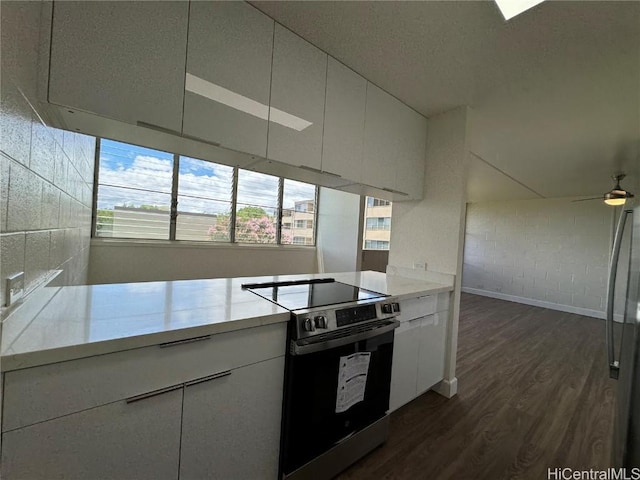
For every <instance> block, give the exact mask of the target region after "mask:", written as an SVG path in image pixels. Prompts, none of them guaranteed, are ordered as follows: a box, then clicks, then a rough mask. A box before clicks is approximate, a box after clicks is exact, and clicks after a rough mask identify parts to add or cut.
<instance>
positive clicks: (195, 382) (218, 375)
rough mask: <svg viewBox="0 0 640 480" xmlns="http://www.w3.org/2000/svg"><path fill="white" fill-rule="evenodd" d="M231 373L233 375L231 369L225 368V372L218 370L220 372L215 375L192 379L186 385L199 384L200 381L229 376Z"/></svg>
mask: <svg viewBox="0 0 640 480" xmlns="http://www.w3.org/2000/svg"><path fill="white" fill-rule="evenodd" d="M229 375H231V370H225V371H224V372H218V373H214V374H213V375H209V376H207V377H202V378H197V379H195V380H191V381H190V382H186V383H185V384H184V386H185V387H190V386H192V385H198V384H199V383H204V382H208V381H209V380H215V379H216V378H222V377H228V376H229Z"/></svg>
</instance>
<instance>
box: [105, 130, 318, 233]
mask: <svg viewBox="0 0 640 480" xmlns="http://www.w3.org/2000/svg"><path fill="white" fill-rule="evenodd" d="M98 151H99V152H100V154H99V156H98V157H97V159H96V162H97V170H98V180H97V185H96V189H97V201H96V205H95V212H94V213H95V229H94V236H96V237H115V238H144V239H165V240H166V239H171V240H174V239H175V240H190V241H207V242H240V243H265V244H269V243H270V244H297V245H314V244H315V228H314V226H315V204H316V187H315V186H314V185H309V184H307V183H302V182H295V181H293V180H288V179H283V178H280V177H274V176H272V175H265V174H262V173H257V172H252V171H248V170H241V169H239V168H234V167H229V166H226V165H219V164H216V163H213V162H209V161H206V160H199V159H195V158H189V157H184V156H179V155H176V154H173V153H167V152H162V151H159V150H152V149H148V148H144V147H138V146H135V145H128V144H125V143H120V142H115V141H112V140H106V139H101V140H100V148H99V149H98ZM234 184H237V188H236V194H235V196H234ZM279 225H281V227H280V228H279V227H278V226H279ZM294 237H295V238H294Z"/></svg>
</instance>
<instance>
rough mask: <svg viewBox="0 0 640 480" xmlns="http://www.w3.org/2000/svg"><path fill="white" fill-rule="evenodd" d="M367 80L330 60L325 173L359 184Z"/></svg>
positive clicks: (323, 157)
mask: <svg viewBox="0 0 640 480" xmlns="http://www.w3.org/2000/svg"><path fill="white" fill-rule="evenodd" d="M366 95H367V81H366V80H365V79H364V78H363V77H361V76H360V75H358V74H357V73H356V72H354V71H353V70H351V69H350V68H348V67H346V66H344V65H342V64H341V63H340V62H338V61H337V60H335V59H333V58H331V57H329V64H328V67H327V98H326V103H325V112H324V136H323V139H322V170H323V171H325V172H330V173H335V174H338V175H340V176H341V177H343V178H345V179H348V180H352V181H354V182H359V181H360V180H361V178H362V147H363V141H364V114H365V105H366Z"/></svg>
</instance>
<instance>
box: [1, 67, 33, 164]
mask: <svg viewBox="0 0 640 480" xmlns="http://www.w3.org/2000/svg"><path fill="white" fill-rule="evenodd" d="M0 90H1V92H0V131H1V132H2V142H1V144H0V150H2V151H3V152H4V153H5V154H6V155H7V156H9V157H11V158H13V159H14V160H15V161H16V162H19V163H22V164H23V165H29V154H30V151H31V123H32V122H31V115H32V112H31V108H30V107H29V104H28V103H27V101H26V100H25V99H24V97H23V96H22V95H21V94H20V92H19V91H18V89H17V88H16V87H15V86H14V85H13V84H12V83H11V82H10V81H9V80H8V79H6V78H4V71H3V78H2V84H1V88H0Z"/></svg>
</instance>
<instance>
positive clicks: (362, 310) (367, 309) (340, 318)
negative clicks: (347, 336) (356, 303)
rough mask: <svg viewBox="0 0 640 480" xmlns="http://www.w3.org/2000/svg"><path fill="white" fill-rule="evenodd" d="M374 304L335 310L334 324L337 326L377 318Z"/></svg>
mask: <svg viewBox="0 0 640 480" xmlns="http://www.w3.org/2000/svg"><path fill="white" fill-rule="evenodd" d="M377 317H378V314H377V313H376V306H375V305H363V306H361V307H351V308H343V309H341V310H336V324H337V325H338V327H344V326H345V325H352V324H354V323H359V322H366V321H367V320H373V319H374V318H377Z"/></svg>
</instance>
